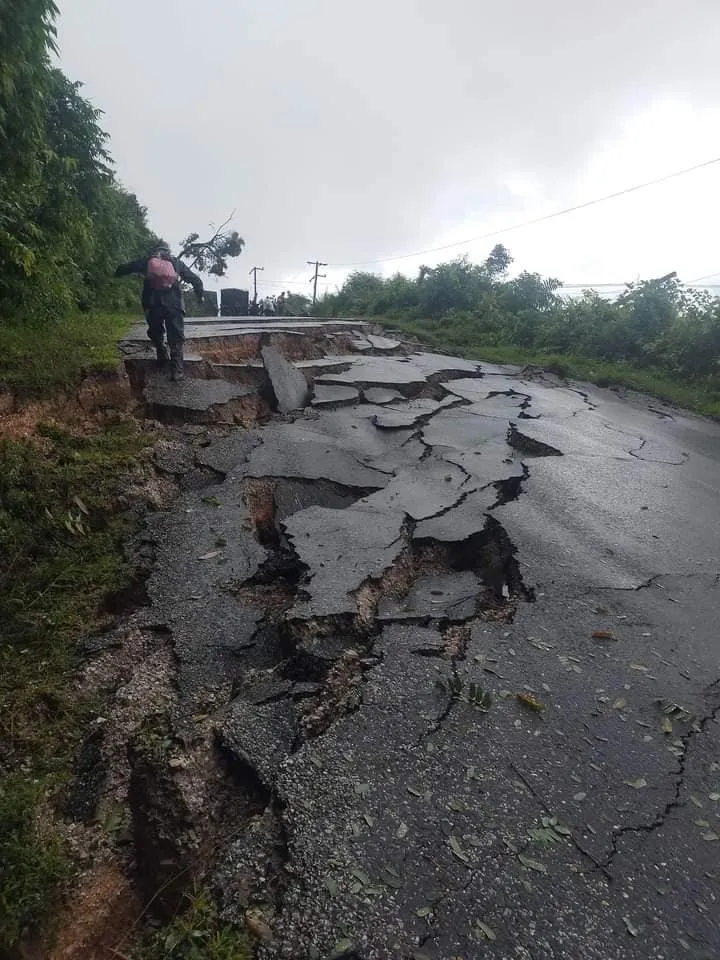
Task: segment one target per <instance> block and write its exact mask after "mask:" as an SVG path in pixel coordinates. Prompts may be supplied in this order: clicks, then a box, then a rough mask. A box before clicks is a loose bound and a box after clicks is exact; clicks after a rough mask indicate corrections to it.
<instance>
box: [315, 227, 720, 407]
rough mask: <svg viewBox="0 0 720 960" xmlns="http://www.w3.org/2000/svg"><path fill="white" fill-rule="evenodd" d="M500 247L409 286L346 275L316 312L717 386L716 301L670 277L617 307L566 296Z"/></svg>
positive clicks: (426, 272)
mask: <svg viewBox="0 0 720 960" xmlns="http://www.w3.org/2000/svg"><path fill="white" fill-rule="evenodd" d="M511 263H512V257H511V256H510V254H509V253H508V251H507V250H506V249H505V248H504V247H503V246H501V245H498V246H497V247H495V248H494V249H493V250H492V251H491V253H490V255H489V256H488V258H487V259H486V260H485V261H484V262H483V263H481V264H473V263H471V262H470V261H468V260H467V258H465V257H460V258H458V259H455V260H452V261H450V262H448V263H441V264H439V265H438V266H435V267H421V268H420V270H419V272H418V275H417V276H416V277H415V278H414V279H410V278H408V277H404V276H402V275H401V274H396V275H395V276H392V277H387V278H384V277H381V276H378V275H376V274H372V273H353V274H351V275H350V276H349V277H348V278H347V280H346V281H345V283H344V284H343V286H342V288H341V290H340V291H339V292H338V293H336V294H331V295H329V296H327V297H326V298H325V299H324V300H323V301H322V302H321V303H320V305H319V311H320V312H321V313H322V314H323V315H324V316H332V315H337V316H368V315H369V316H373V315H375V316H386V317H389V318H391V319H393V320H397V321H399V322H403V321H407V322H410V323H411V324H412V323H415V324H418V323H420V324H422V325H423V329H425V330H427V331H428V332H429V333H431V334H432V336H433V339H434V340H435V341H436V342H442V343H443V344H445V345H446V346H447V347H448V349H462V348H464V347H467V345H468V344H473V346H474V347H480V346H482V345H487V346H497V345H503V346H517V347H522V348H527V349H528V350H530V351H533V352H540V353H542V352H547V353H553V354H555V353H566V354H575V355H579V356H585V357H590V358H594V359H597V360H607V361H620V362H629V363H632V364H634V365H636V366H645V367H654V368H658V369H660V370H662V371H665V372H667V373H670V374H672V375H675V376H680V377H683V378H687V379H691V380H695V381H697V380H699V381H703V382H705V383H709V384H715V385H717V388H718V389H720V299H718V298H713V297H711V296H710V295H709V294H707V293H706V292H703V291H697V290H691V289H690V288H688V287H685V286H684V285H683V284H682V283H681V282H680V281H679V280H678V278H677V277H676V275H675V274H674V273H673V274H668V275H667V276H665V277H660V278H659V279H655V280H646V281H643V282H641V283H629V284H627V286H626V288H625V290H624V291H623V292H622V293H621V294H620V296H618V297H617V298H616V299H615V300H608V299H605V298H603V297H600V296H599V295H598V294H597V293H594V292H592V291H585V292H584V293H583V294H582V295H581V296H580V297H569V296H564V295H563V292H562V284H561V283H560V281H559V280H555V279H552V278H546V277H542V276H541V275H540V274H537V273H528V272H522V273H520V274H518V275H517V276H515V277H512V278H509V279H508V277H507V271H508V269H509V267H510V265H511Z"/></svg>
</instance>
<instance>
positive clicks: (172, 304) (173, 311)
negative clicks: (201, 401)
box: [115, 243, 203, 380]
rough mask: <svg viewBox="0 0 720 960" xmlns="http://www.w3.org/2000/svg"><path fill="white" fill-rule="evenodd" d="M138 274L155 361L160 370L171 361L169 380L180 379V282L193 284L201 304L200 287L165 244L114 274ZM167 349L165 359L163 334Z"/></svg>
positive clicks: (182, 337) (182, 333) (182, 330)
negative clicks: (142, 280)
mask: <svg viewBox="0 0 720 960" xmlns="http://www.w3.org/2000/svg"><path fill="white" fill-rule="evenodd" d="M130 273H139V274H141V275H142V276H143V277H144V278H145V282H144V283H143V291H142V306H143V310H144V311H145V319H146V320H147V325H148V336H149V337H150V339H151V340H152V342H153V343H154V344H155V351H156V355H157V362H158V366H159V367H163V366H164V365H165V363H166V362H167V360H168V359H169V360H170V379H171V380H183V379H184V377H185V374H184V371H183V343H184V342H185V312H184V310H183V301H182V290H181V289H180V281H181V280H184V281H185V282H186V283H190V284H192V287H193V290H194V291H195V295H196V297H197V298H198V300H200V301H201V302H202V298H203V284H202V280H201V279H200V277H198V276H197V274H195V273H193V272H192V270H190V269H189V267H187V266H185V264H184V263H183V262H182V261H181V260H178V259H177V258H176V257H173V256H172V255H171V253H170V248H169V247H168V246H167V244H164V243H161V244H158V246H157V247H156V248H155V249H154V250H153V252H152V253H151V255H150V256H149V257H142V258H141V259H140V260H133V261H131V262H130V263H124V264H122V265H121V266H119V267H118V268H117V270H116V271H115V276H116V277H124V276H127V275H128V274H130ZM166 331H167V342H168V346H169V347H170V356H169V358H168V352H167V348H166V347H165V334H166Z"/></svg>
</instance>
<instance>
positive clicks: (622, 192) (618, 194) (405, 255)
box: [330, 157, 720, 267]
mask: <svg viewBox="0 0 720 960" xmlns="http://www.w3.org/2000/svg"><path fill="white" fill-rule="evenodd" d="M715 163H720V157H715V158H714V159H712V160H705V161H704V162H703V163H696V164H695V165H694V166H692V167H686V168H685V169H684V170H676V171H675V172H674V173H668V174H665V176H663V177H657V178H656V179H655V180H646V181H645V182H644V183H637V184H635V186H632V187H626V188H625V189H624V190H617V191H616V192H615V193H608V194H605V196H603V197H596V198H595V199H594V200H586V201H585V203H578V204H575V206H572V207H565V208H564V209H563V210H556V211H555V212H554V213H547V214H545V215H544V216H542V217H534V218H533V219H532V220H524V221H523V222H522V223H514V224H512V225H511V226H508V227H501V228H500V229H499V230H493V231H491V232H490V233H484V234H481V235H480V236H479V237H470V238H469V239H468V240H457V241H455V242H454V243H446V244H443V245H442V246H440V247H428V248H427V249H425V250H418V251H416V252H415V253H403V254H401V255H399V256H397V257H380V258H378V259H376V260H357V261H355V262H354V263H333V264H330V266H333V267H364V266H369V265H370V264H373V263H391V262H393V261H395V260H410V259H412V258H413V257H422V256H424V255H425V254H427V253H439V252H440V251H442V250H450V249H452V248H453V247H462V246H466V245H467V244H470V243H477V242H479V241H480V240H490V239H492V238H493V237H499V236H501V235H502V234H504V233H510V232H512V231H513V230H521V229H523V228H524V227H531V226H534V225H535V224H536V223H544V222H545V221H546V220H554V219H555V218H556V217H562V216H564V215H565V214H566V213H574V212H575V211H576V210H584V209H586V208H587V207H593V206H595V205H596V204H598V203H605V201H606V200H615V199H616V198H617V197H624V196H626V195H627V194H628V193H635V192H636V191H637V190H645V189H646V188H647V187H654V186H656V185H657V184H659V183H665V182H666V181H668V180H674V179H675V178H676V177H683V176H685V174H687V173H693V172H694V171H696V170H702V169H703V168H704V167H710V166H712V165H713V164H715Z"/></svg>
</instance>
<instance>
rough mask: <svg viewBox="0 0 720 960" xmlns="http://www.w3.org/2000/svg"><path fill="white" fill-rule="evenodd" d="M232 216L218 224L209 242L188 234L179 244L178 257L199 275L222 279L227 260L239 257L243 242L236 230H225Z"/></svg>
mask: <svg viewBox="0 0 720 960" xmlns="http://www.w3.org/2000/svg"><path fill="white" fill-rule="evenodd" d="M233 216H234V214H231V215H230V216H229V217H228V218H227V220H226V221H225V222H224V223H222V224H220V226H219V227H218V228H217V230H216V231H215V233H214V234H213V235H212V236H211V237H210V239H209V240H200V234H199V233H191V234H189V235H188V236H187V237H186V238H185V239H184V240H183V241H182V243H181V244H180V257H181V258H182V259H183V260H186V261H187V262H188V266H189V267H190V268H191V269H193V270H197V271H198V272H199V273H210V274H213V275H214V276H216V277H222V276H224V275H225V273H226V272H227V268H228V259H230V258H231V257H239V256H240V254H241V253H242V252H243V248H244V246H245V241H244V240H243V238H242V237H241V236H240V234H239V233H238V232H237V230H227V229H226V227H227V226H228V225H229V224H230V223H231V221H232V218H233Z"/></svg>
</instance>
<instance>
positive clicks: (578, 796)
mask: <svg viewBox="0 0 720 960" xmlns="http://www.w3.org/2000/svg"><path fill="white" fill-rule="evenodd" d="M586 796H587V794H586V793H582V792H580V793H575V794H573V800H577V802H578V803H580V801H581V800H584V799H585V797H586Z"/></svg>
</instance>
